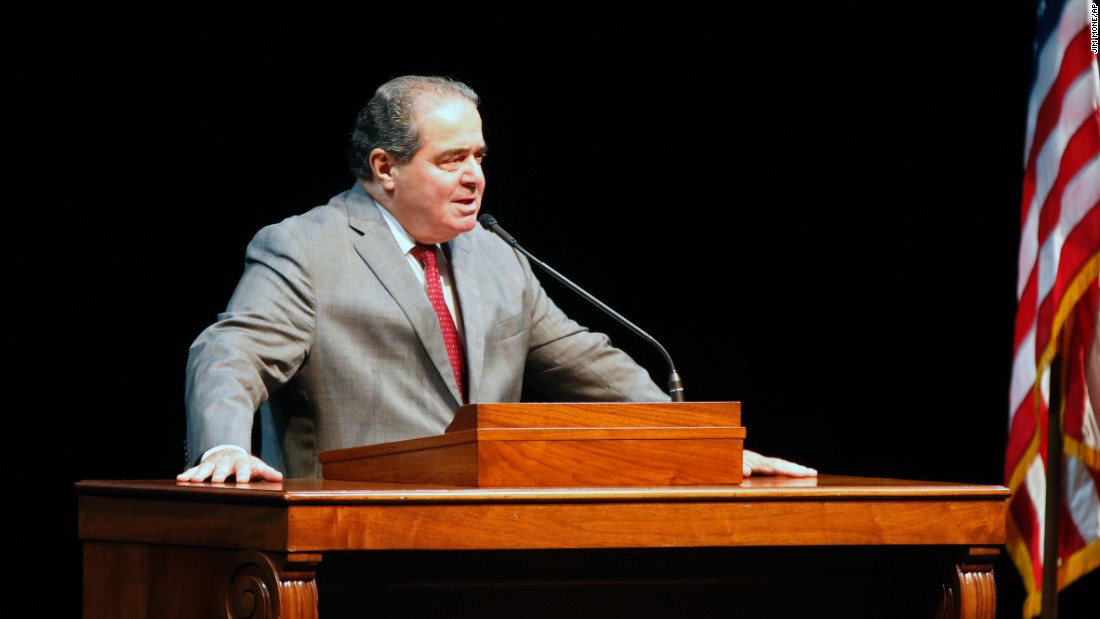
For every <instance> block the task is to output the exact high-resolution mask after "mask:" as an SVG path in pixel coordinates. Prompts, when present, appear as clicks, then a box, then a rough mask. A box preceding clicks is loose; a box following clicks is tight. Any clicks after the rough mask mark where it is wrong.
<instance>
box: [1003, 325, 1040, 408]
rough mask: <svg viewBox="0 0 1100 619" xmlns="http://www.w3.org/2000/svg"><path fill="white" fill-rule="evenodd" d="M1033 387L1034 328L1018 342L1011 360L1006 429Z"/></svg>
mask: <svg viewBox="0 0 1100 619" xmlns="http://www.w3.org/2000/svg"><path fill="white" fill-rule="evenodd" d="M1034 385H1035V327H1034V323H1033V324H1032V328H1031V329H1030V330H1028V332H1027V335H1026V336H1024V339H1023V340H1021V341H1020V346H1019V348H1017V349H1016V356H1015V357H1014V358H1013V359H1012V382H1011V384H1010V385H1009V391H1008V427H1009V428H1011V427H1012V420H1013V419H1014V418H1015V417H1016V411H1017V410H1018V409H1019V408H1020V405H1021V404H1023V402H1024V398H1030V397H1031V390H1032V387H1033V386H1034Z"/></svg>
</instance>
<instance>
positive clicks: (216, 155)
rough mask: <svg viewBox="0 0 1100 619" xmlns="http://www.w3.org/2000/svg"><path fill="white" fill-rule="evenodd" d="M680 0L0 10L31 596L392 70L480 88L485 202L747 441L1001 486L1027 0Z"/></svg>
mask: <svg viewBox="0 0 1100 619" xmlns="http://www.w3.org/2000/svg"><path fill="white" fill-rule="evenodd" d="M709 4H710V3H703V2H687V3H675V4H674V5H670V4H667V3H661V4H658V3H644V4H632V3H607V4H602V3H595V2H589V3H580V2H567V3H545V4H540V5H537V6H535V7H524V8H490V7H489V6H480V5H477V4H474V3H449V4H441V5H439V6H436V5H429V4H424V3H405V4H404V5H401V4H396V5H395V4H392V3H388V4H383V3H361V4H357V5H356V6H355V7H354V8H349V7H346V6H339V5H336V4H333V6H331V7H328V6H325V5H324V3H314V4H312V5H311V6H310V7H309V8H305V7H304V4H302V3H278V2H265V3H260V2H241V3H231V6H229V7H226V6H203V7H202V8H186V9H184V8H180V9H174V8H169V7H166V6H162V3H157V4H156V5H155V6H144V7H126V8H123V7H121V6H118V5H115V4H101V5H97V4H94V3H91V4H82V5H79V6H64V5H61V4H51V3H35V4H34V5H33V6H32V5H30V4H28V5H26V6H14V7H12V6H9V7H8V8H5V9H4V19H3V26H2V27H3V30H4V33H3V45H4V47H5V52H4V62H5V63H10V66H8V67H6V68H5V70H4V78H3V79H4V81H5V82H6V88H5V91H6V95H5V96H4V97H3V99H4V105H5V109H6V111H7V113H6V114H5V124H6V125H7V127H6V128H5V137H4V143H5V147H6V148H7V149H8V150H9V151H10V152H9V154H8V157H7V161H8V163H7V165H6V166H5V167H6V176H7V177H8V178H7V179H6V181H5V182H4V193H5V194H6V195H7V199H6V200H5V204H6V208H5V215H6V218H7V222H8V225H7V226H6V227H5V231H6V232H7V234H5V236H6V239H5V247H6V250H7V253H9V254H10V255H9V258H8V259H7V260H6V261H5V263H6V269H5V270H6V271H7V272H8V274H7V278H8V279H9V280H10V281H13V282H14V283H15V286H14V291H15V292H14V294H13V295H12V296H11V297H10V298H9V307H11V308H12V311H13V315H12V317H11V318H10V319H9V325H10V327H11V329H10V333H11V335H13V336H14V337H13V338H12V339H11V341H10V345H9V351H10V355H9V357H10V358H9V360H8V364H7V366H8V367H9V368H14V376H13V375H12V370H8V375H9V381H8V385H9V391H10V392H11V393H13V394H15V397H14V398H9V400H8V401H9V403H10V406H11V408H9V410H8V411H7V412H8V419H9V420H10V421H9V423H8V426H7V427H8V428H9V429H8V431H7V434H8V443H9V444H10V445H14V446H15V452H14V454H15V458H14V460H13V461H12V462H11V463H10V468H9V472H10V473H12V474H14V475H13V476H14V477H16V479H17V480H18V481H17V484H16V488H17V489H18V493H17V494H16V493H11V494H9V495H8V498H7V500H6V501H5V504H6V505H7V506H8V507H9V508H10V509H12V510H14V511H15V512H16V515H17V516H18V520H19V526H20V529H21V530H22V531H26V532H28V534H31V535H34V536H35V539H42V540H45V541H46V542H47V543H48V544H50V548H49V550H50V552H44V553H40V554H38V555H32V554H30V553H23V554H22V555H21V557H22V560H21V561H20V562H19V565H18V567H19V571H20V574H21V580H20V581H19V582H20V584H21V586H23V585H25V586H27V587H31V588H33V589H34V590H36V591H37V590H40V591H41V593H42V596H40V598H39V599H40V600H41V602H40V604H41V607H36V608H32V609H31V610H30V611H28V613H27V614H38V613H39V611H42V613H41V614H42V615H43V616H51V617H53V616H76V615H77V613H78V612H79V610H78V609H79V607H80V599H79V594H78V592H79V583H80V574H81V571H80V570H81V566H80V552H79V545H78V543H77V540H76V500H75V493H74V492H73V490H72V485H73V483H74V482H76V481H78V480H81V479H115V478H117V479H143V478H167V477H170V476H173V475H174V474H175V473H176V472H178V471H179V470H180V469H181V468H182V464H183V462H182V460H183V450H182V442H183V436H184V418H183V405H182V401H183V366H184V361H185V358H186V351H187V346H188V344H189V343H190V341H191V340H192V339H193V338H194V337H195V336H196V335H197V334H198V332H199V331H200V330H201V329H202V328H203V327H204V326H205V325H206V324H208V323H209V322H210V321H212V320H213V319H214V317H215V314H216V313H217V312H218V311H220V310H221V309H222V308H223V306H224V304H225V302H226V301H227V299H228V296H229V294H230V292H231V291H232V288H233V285H234V283H235V281H236V278H237V277H238V276H239V274H240V271H241V267H242V264H243V250H244V246H245V244H246V243H247V241H248V239H249V238H250V237H251V235H252V233H253V232H255V231H256V229H258V228H259V227H260V226H262V225H264V224H267V223H271V222H274V221H277V220H279V219H281V218H283V217H285V216H287V215H290V214H293V213H297V212H301V211H304V210H306V209H308V208H309V207H311V206H314V205H316V204H321V203H323V202H325V201H327V200H328V198H329V197H330V196H331V195H333V194H335V193H338V192H339V191H342V190H344V189H347V188H348V187H350V186H351V184H352V182H353V179H352V177H351V176H350V174H349V173H348V172H347V170H346V166H345V160H344V151H345V146H346V141H347V138H348V135H349V133H350V130H351V126H352V124H353V122H354V119H355V114H356V112H357V111H358V110H359V108H360V107H361V106H362V105H363V104H364V103H365V102H366V100H367V99H368V98H369V97H370V95H371V93H372V92H373V90H374V88H375V87H376V86H377V85H378V84H379V83H381V82H382V81H385V80H386V79H389V78H390V77H393V76H396V75H400V74H405V73H433V74H445V75H449V76H451V77H455V78H458V79H461V80H464V81H466V82H467V83H469V84H470V85H471V86H473V87H474V88H475V89H476V90H478V92H479V93H480V94H481V96H482V100H483V105H482V114H483V117H484V119H485V134H486V137H487V139H488V141H489V144H490V151H491V153H490V156H489V157H488V158H487V159H486V172H487V175H488V178H489V182H488V191H487V194H486V198H485V200H484V203H483V212H488V213H492V214H493V215H495V216H496V217H497V219H498V220H499V221H500V223H501V224H502V225H503V226H504V227H505V228H506V229H507V230H508V231H509V232H510V233H512V234H513V235H515V236H516V237H517V238H518V239H519V241H520V243H521V244H522V245H523V246H524V247H526V248H527V249H528V250H530V251H531V252H532V253H533V254H535V255H536V256H537V257H539V258H540V259H542V260H543V261H545V262H547V263H548V264H550V265H552V266H553V267H554V268H555V269H557V270H558V271H560V272H561V273H563V274H565V275H566V276H568V277H570V278H572V279H573V280H574V281H576V282H577V283H578V284H579V285H580V286H582V287H583V288H585V289H587V290H589V291H590V292H592V293H594V294H595V295H596V296H598V297H600V298H601V299H602V300H603V301H604V302H605V303H607V304H608V305H610V306H611V307H614V308H616V309H617V310H618V311H620V312H622V313H623V314H624V315H625V316H626V317H627V318H628V319H630V320H631V321H633V322H634V323H636V324H637V325H639V326H640V327H642V328H643V329H645V330H646V331H648V332H649V333H650V334H651V335H653V336H654V337H655V338H656V339H657V340H659V341H660V342H661V343H662V344H663V345H664V347H665V348H666V349H667V350H668V351H669V352H670V354H671V356H672V358H673V359H674V360H675V362H676V367H677V369H678V370H679V371H680V373H681V375H682V376H683V380H684V386H685V390H686V394H687V398H688V399H689V400H695V401H704V400H738V401H741V402H742V405H743V422H744V424H745V426H746V428H747V430H748V439H747V447H748V448H750V449H755V450H757V451H762V452H765V453H770V454H774V455H781V456H784V457H788V458H790V459H793V460H796V461H799V462H803V463H806V464H810V465H813V466H816V467H817V468H818V469H819V470H821V471H822V472H824V473H839V474H854V475H865V476H884V477H888V476H896V477H907V478H913V479H928V480H943V481H960V482H974V483H984V484H997V483H1003V481H1004V480H1003V457H1004V444H1005V441H1006V425H1007V414H1008V382H1009V375H1010V369H1011V359H1012V332H1013V320H1014V314H1015V282H1016V270H1017V264H1016V255H1017V242H1018V234H1019V213H1020V204H1019V203H1020V194H1021V182H1022V158H1023V140H1024V131H1025V118H1026V106H1027V97H1028V83H1029V77H1030V73H1031V46H1032V38H1033V34H1034V21H1035V20H1034V10H1035V7H1034V3H1033V2H1029V1H1022V0H1017V1H1012V2H1003V3H988V2H948V1H945V0H938V1H931V2H920V3H896V4H895V3H878V2H867V3H864V4H858V3H816V4H813V5H805V6H800V5H798V4H795V3H787V2H784V3H759V4H766V6H758V3H751V4H750V5H749V6H743V5H741V4H733V5H731V6H719V5H718V4H717V3H716V4H715V6H714V7H713V8H709V6H708V5H709ZM544 281H546V282H547V287H548V288H549V289H550V291H551V294H553V295H555V298H556V299H557V301H558V302H559V304H560V305H562V306H564V307H565V308H566V309H567V311H569V312H570V313H572V314H573V315H574V316H575V317H576V318H578V319H579V320H581V321H582V322H585V323H587V324H589V325H590V326H591V327H592V328H593V329H596V330H601V331H604V332H606V333H608V334H609V335H610V336H611V337H612V340H613V341H614V342H615V343H616V344H617V345H619V346H621V347H622V348H624V349H626V350H627V351H628V352H630V353H632V354H634V355H635V357H636V358H637V359H638V360H639V361H640V362H642V363H643V365H645V366H646V367H648V368H651V371H652V373H653V376H654V378H655V380H657V381H658V383H659V384H665V380H666V377H667V367H666V365H665V362H664V360H663V358H662V357H661V356H660V355H659V354H658V353H657V351H656V349H655V348H653V347H652V346H650V345H649V344H648V343H646V342H644V341H641V340H639V339H638V338H636V337H635V336H634V335H632V334H630V333H628V332H627V331H625V330H624V329H623V328H622V327H621V326H620V325H618V324H617V323H615V322H614V321H612V320H611V319H609V318H607V317H606V316H603V315H602V314H600V313H599V311H598V310H596V309H595V308H594V307H592V306H590V305H588V304H587V303H586V302H584V301H582V300H579V299H578V298H576V297H574V296H573V295H572V294H571V293H569V292H568V291H565V290H564V289H563V288H562V287H561V286H560V285H559V284H557V283H556V282H554V281H553V280H551V279H550V278H549V277H547V278H545V279H544ZM1002 558H1003V559H1004V557H1002ZM996 577H997V584H998V596H999V599H1000V604H999V607H1000V612H999V613H998V616H1004V617H1017V616H1018V615H1019V604H1020V599H1021V595H1022V593H1021V586H1020V583H1019V579H1018V576H1017V575H1016V572H1015V569H1014V568H1013V566H1012V565H1011V564H1010V563H1009V562H1008V561H1007V559H1004V560H1003V561H1001V562H999V563H998V565H997V570H996ZM24 581H25V582H24ZM1086 590H1087V592H1086ZM1095 596H1096V577H1095V576H1092V577H1090V578H1089V579H1086V580H1085V581H1082V582H1081V583H1080V584H1078V585H1074V586H1073V587H1071V588H1070V589H1068V590H1067V591H1066V592H1065V593H1064V594H1063V596H1062V598H1063V602H1062V616H1063V617H1064V618H1067V619H1072V618H1073V617H1077V616H1084V615H1083V612H1084V611H1080V614H1074V613H1075V612H1077V610H1076V609H1077V608H1081V607H1083V606H1085V605H1086V604H1085V602H1084V601H1083V600H1084V599H1085V598H1086V597H1090V598H1091V599H1089V601H1088V605H1090V606H1092V609H1093V610H1094V609H1095V608H1096V606H1095V605H1094V603H1095V602H1096V599H1095Z"/></svg>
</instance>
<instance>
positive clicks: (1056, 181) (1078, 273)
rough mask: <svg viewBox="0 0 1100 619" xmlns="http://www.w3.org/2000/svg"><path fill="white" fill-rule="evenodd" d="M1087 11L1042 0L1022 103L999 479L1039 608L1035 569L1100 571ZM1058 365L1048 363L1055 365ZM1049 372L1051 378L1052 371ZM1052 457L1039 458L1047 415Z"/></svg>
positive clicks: (1096, 199) (1098, 153) (1097, 246)
mask: <svg viewBox="0 0 1100 619" xmlns="http://www.w3.org/2000/svg"><path fill="white" fill-rule="evenodd" d="M1095 28H1096V4H1094V3H1093V2H1088V1H1085V0H1047V1H1045V2H1044V1H1043V0H1040V2H1039V10H1038V21H1037V28H1036V37H1035V50H1034V52H1035V58H1034V60H1035V66H1034V71H1033V76H1032V84H1031V98H1030V101H1029V103H1028V115H1027V134H1026V141H1025V151H1024V153H1025V157H1024V183H1023V198H1022V209H1021V222H1020V226H1021V233H1020V254H1019V279H1018V283H1017V291H1016V292H1017V298H1018V302H1019V305H1018V307H1017V314H1016V331H1015V339H1014V355H1015V356H1014V358H1013V364H1012V383H1011V387H1010V390H1009V434H1008V444H1007V448H1006V452H1005V480H1006V484H1007V485H1008V487H1009V488H1010V489H1011V490H1012V497H1011V499H1010V501H1009V515H1008V540H1007V545H1006V547H1007V550H1008V553H1009V555H1010V556H1011V558H1012V560H1013V562H1014V563H1015V564H1016V567H1017V568H1018V569H1019V571H1020V575H1021V577H1022V579H1023V584H1024V587H1025V589H1026V591H1027V597H1026V599H1025V601H1024V609H1023V616H1024V617H1025V618H1027V617H1034V616H1037V615H1039V614H1040V612H1041V611H1042V606H1043V600H1042V593H1043V589H1044V587H1043V562H1044V561H1045V560H1055V559H1056V560H1057V574H1058V581H1057V583H1056V585H1057V587H1056V589H1053V590H1054V591H1061V590H1063V589H1064V588H1066V587H1067V586H1069V585H1070V584H1071V583H1073V582H1074V581H1075V580H1077V579H1078V578H1080V577H1081V576H1083V575H1085V574H1086V573H1088V572H1090V571H1091V570H1094V569H1096V568H1097V567H1100V425H1098V423H1097V417H1098V413H1100V329H1098V328H1097V326H1098V324H1100V305H1098V303H1097V290H1098V278H1100V111H1098V110H1100V77H1098V72H1097V55H1096V43H1097V33H1096V29H1095ZM1056 361H1057V362H1056ZM1052 370H1053V371H1052ZM1052 414H1053V415H1057V416H1058V417H1056V419H1060V421H1061V423H1060V427H1061V433H1060V435H1058V436H1055V437H1053V438H1054V439H1055V440H1056V441H1057V443H1056V444H1055V449H1056V450H1060V451H1061V452H1062V458H1061V462H1053V463H1052V462H1051V461H1050V460H1051V456H1055V457H1056V454H1057V451H1055V452H1054V454H1050V453H1048V451H1049V450H1048V443H1047V441H1048V436H1047V435H1048V421H1049V417H1048V416H1049V415H1052ZM1048 466H1059V467H1060V469H1057V470H1059V471H1060V476H1061V485H1060V488H1052V489H1050V490H1051V491H1052V492H1057V493H1058V499H1059V500H1058V505H1059V513H1058V515H1057V518H1056V521H1057V522H1058V546H1057V548H1058V552H1057V554H1058V556H1057V557H1056V558H1053V557H1052V558H1047V557H1044V556H1043V554H1044V532H1045V531H1044V527H1045V524H1046V522H1047V521H1048V517H1047V514H1046V496H1047V491H1048V488H1047V467H1048Z"/></svg>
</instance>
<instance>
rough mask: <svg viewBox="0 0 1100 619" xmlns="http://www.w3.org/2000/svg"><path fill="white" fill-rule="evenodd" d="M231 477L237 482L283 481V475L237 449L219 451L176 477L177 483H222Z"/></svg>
mask: <svg viewBox="0 0 1100 619" xmlns="http://www.w3.org/2000/svg"><path fill="white" fill-rule="evenodd" d="M230 477H232V478H234V479H235V480H236V481H237V482H247V481H252V480H253V479H254V480H256V481H282V480H283V474H282V473H281V472H280V471H277V470H275V469H274V468H272V467H270V466H268V465H267V463H266V462H264V461H263V460H260V459H259V458H257V457H256V456H253V455H251V454H246V453H244V452H243V451H239V450H236V449H219V450H218V451H215V452H214V453H212V454H210V455H208V456H207V457H206V459H205V460H203V461H202V462H200V463H199V464H198V465H197V466H193V467H191V468H189V469H187V470H186V471H184V472H182V473H180V474H179V475H176V481H206V480H208V479H209V480H210V481H212V482H214V483H221V482H223V481H225V480H226V479H229V478H230Z"/></svg>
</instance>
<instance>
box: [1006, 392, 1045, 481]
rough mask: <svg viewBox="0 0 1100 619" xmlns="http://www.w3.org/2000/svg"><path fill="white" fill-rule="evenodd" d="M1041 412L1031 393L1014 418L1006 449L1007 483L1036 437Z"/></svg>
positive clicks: (1017, 409)
mask: <svg viewBox="0 0 1100 619" xmlns="http://www.w3.org/2000/svg"><path fill="white" fill-rule="evenodd" d="M1038 417H1039V412H1038V411H1037V410H1036V408H1035V397H1034V395H1033V393H1032V392H1031V391H1029V392H1028V394H1027V397H1025V398H1024V400H1023V402H1020V406H1018V407H1017V408H1016V414H1015V415H1013V416H1012V427H1011V428H1009V430H1008V445H1007V446H1006V447H1005V481H1006V482H1007V481H1010V480H1011V479H1012V477H1013V475H1014V474H1015V473H1016V467H1018V466H1020V461H1021V460H1022V459H1023V457H1024V454H1025V453H1026V452H1027V447H1028V444H1030V443H1031V437H1033V436H1035V428H1036V427H1037V425H1038V423H1037V422H1038Z"/></svg>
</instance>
